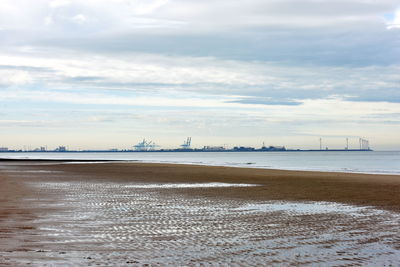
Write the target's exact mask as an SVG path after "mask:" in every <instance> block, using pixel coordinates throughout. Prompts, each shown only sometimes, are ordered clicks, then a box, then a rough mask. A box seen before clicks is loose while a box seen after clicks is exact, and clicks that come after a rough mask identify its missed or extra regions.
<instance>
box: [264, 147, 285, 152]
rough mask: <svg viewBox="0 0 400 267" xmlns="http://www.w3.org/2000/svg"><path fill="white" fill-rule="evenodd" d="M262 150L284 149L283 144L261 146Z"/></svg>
mask: <svg viewBox="0 0 400 267" xmlns="http://www.w3.org/2000/svg"><path fill="white" fill-rule="evenodd" d="M261 150H262V151H286V148H285V147H284V146H268V147H266V146H263V147H262V148H261Z"/></svg>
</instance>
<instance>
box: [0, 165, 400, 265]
mask: <svg viewBox="0 0 400 267" xmlns="http://www.w3.org/2000/svg"><path fill="white" fill-rule="evenodd" d="M199 183H201V184H203V185H199ZM229 184H230V185H232V184H233V185H235V186H229ZM241 184H242V185H243V186H240V185H241ZM399 193H400V176H392V175H366V174H346V173H323V172H299V171H281V170H262V169H245V168H229V167H205V166H191V165H172V164H139V163H103V164H99V163H92V164H91V163H82V164H79V163H70V164H62V163H57V162H48V163H47V162H2V163H0V265H10V266H25V265H28V264H30V263H31V264H33V265H35V266H36V265H45V264H51V265H65V264H71V265H73V266H75V265H90V264H92V265H96V264H97V265H100V266H115V265H117V266H121V265H128V266H131V265H134V266H136V265H137V266H141V265H145V264H150V265H164V266H165V265H177V266H182V265H184V266H195V265H204V266H205V265H207V264H210V265H212V264H221V265H224V264H225V265H226V266H231V265H236V266H260V265H264V266H270V265H278V266H280V265H290V264H294V265H304V266H310V265H311V266H312V265H315V266H321V265H323V266H339V265H343V266H347V265H360V266H361V265H368V264H370V265H385V264H386V265H387V266H389V265H390V264H392V265H393V266H396V265H397V264H398V262H399V261H400V260H399V259H400V246H399V242H400V233H399V229H400V215H399V212H400V194H399Z"/></svg>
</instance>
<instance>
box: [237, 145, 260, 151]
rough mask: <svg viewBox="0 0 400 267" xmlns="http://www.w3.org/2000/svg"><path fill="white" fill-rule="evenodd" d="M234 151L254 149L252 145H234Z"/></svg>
mask: <svg viewBox="0 0 400 267" xmlns="http://www.w3.org/2000/svg"><path fill="white" fill-rule="evenodd" d="M233 150H235V151H254V150H256V149H255V148H254V147H245V146H235V147H234V148H233Z"/></svg>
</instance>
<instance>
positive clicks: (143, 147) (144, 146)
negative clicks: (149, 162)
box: [133, 139, 159, 151]
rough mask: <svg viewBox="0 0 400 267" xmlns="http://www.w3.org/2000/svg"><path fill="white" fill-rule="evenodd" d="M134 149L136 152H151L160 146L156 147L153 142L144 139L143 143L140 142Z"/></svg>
mask: <svg viewBox="0 0 400 267" xmlns="http://www.w3.org/2000/svg"><path fill="white" fill-rule="evenodd" d="M133 147H134V148H135V150H136V151H151V150H154V149H155V148H156V147H159V146H158V145H156V144H155V143H154V142H153V141H146V139H143V141H141V142H139V143H138V144H136V145H134V146H133Z"/></svg>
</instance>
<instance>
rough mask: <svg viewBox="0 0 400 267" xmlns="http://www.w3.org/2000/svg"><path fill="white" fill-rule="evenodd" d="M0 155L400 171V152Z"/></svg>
mask: <svg viewBox="0 0 400 267" xmlns="http://www.w3.org/2000/svg"><path fill="white" fill-rule="evenodd" d="M0 158H19V159H74V160H127V161H138V162H151V163H179V164H198V165H210V166H232V167H247V168H263V169H283V170H306V171H335V172H356V173H376V174H400V151H330V152H326V151H317V152H112V153H84V152H82V153H74V152H67V153H62V152H57V153H56V152H55V153H51V152H46V153H0Z"/></svg>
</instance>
